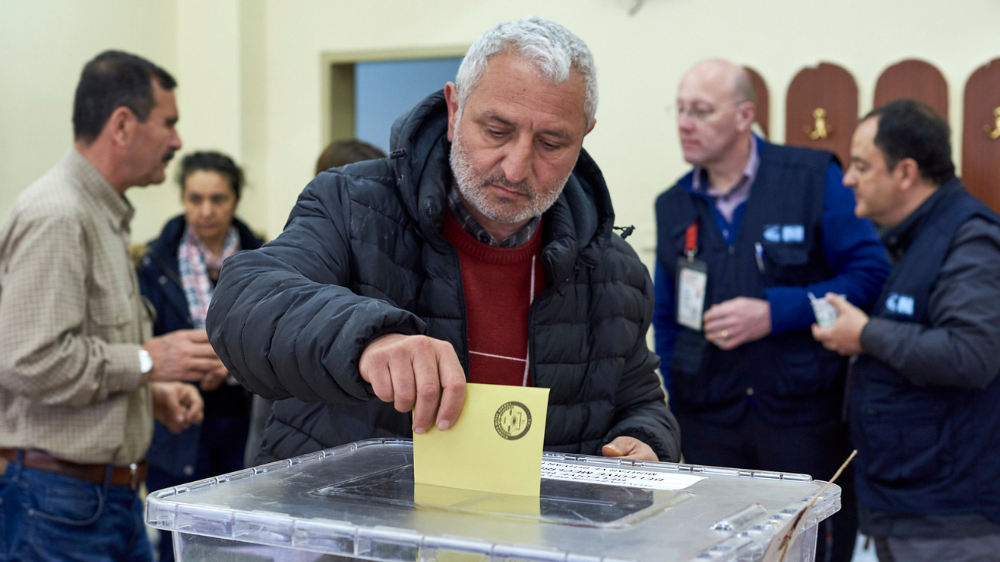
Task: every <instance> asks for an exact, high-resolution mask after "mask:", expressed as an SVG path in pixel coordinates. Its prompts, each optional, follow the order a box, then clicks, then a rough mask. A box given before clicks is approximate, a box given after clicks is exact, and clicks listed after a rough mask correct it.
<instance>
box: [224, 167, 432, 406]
mask: <svg viewBox="0 0 1000 562" xmlns="http://www.w3.org/2000/svg"><path fill="white" fill-rule="evenodd" d="M348 181H352V182H356V181H361V182H371V183H373V184H375V183H377V182H375V180H373V179H360V178H357V177H354V176H352V177H351V178H350V179H348V177H346V176H344V175H340V174H339V173H337V172H326V173H323V174H320V175H319V176H318V177H317V178H316V179H315V180H313V182H312V183H310V184H309V185H308V186H307V187H306V189H305V190H304V191H303V192H302V194H301V195H300V196H299V199H298V202H297V203H296V205H295V208H294V209H293V210H292V213H291V215H290V216H289V219H288V222H287V224H286V225H285V229H284V231H283V232H282V233H281V235H280V236H278V238H277V239H275V240H274V241H272V242H270V243H268V244H266V245H264V246H263V247H262V248H261V249H259V250H256V251H253V252H241V253H239V254H237V255H235V256H233V257H232V258H230V259H229V260H227V261H226V264H225V267H224V268H223V269H222V273H221V275H220V277H219V282H218V285H217V287H216V289H215V292H214V294H213V296H212V304H211V307H210V309H209V312H208V319H207V329H208V334H209V339H210V341H211V343H212V346H213V347H214V348H215V351H216V352H217V353H218V354H219V358H220V359H222V362H223V363H224V364H225V365H226V367H227V368H228V369H229V371H230V372H231V373H232V374H233V375H234V376H235V377H236V378H237V380H239V381H240V383H242V384H243V386H245V387H246V388H248V389H250V390H251V391H252V392H254V393H256V394H259V395H260V396H262V397H264V398H271V399H282V398H288V397H295V398H298V399H300V400H303V401H307V402H314V401H323V402H333V403H357V402H361V401H366V400H370V399H372V398H374V393H373V392H372V390H371V387H370V385H368V384H367V383H365V382H364V381H363V380H362V379H361V376H360V374H359V373H358V362H359V359H360V357H361V353H362V351H364V349H365V347H366V346H367V345H368V343H370V342H371V341H372V340H374V339H375V338H377V337H379V336H381V335H384V334H388V333H403V334H409V335H413V334H422V333H424V332H425V326H424V323H423V322H422V321H421V320H420V319H419V318H418V317H416V316H415V315H413V314H411V313H410V312H407V311H405V310H402V309H400V308H397V307H395V306H392V305H390V304H389V303H387V302H386V301H384V300H379V299H374V298H368V297H362V296H359V295H357V294H355V293H354V292H352V291H351V290H350V288H349V287H351V286H352V285H351V277H352V273H351V263H352V248H351V240H350V237H349V228H350V224H351V202H350V198H349V195H348V186H347V182H348ZM369 187H373V188H376V189H385V190H386V195H387V196H391V195H392V192H391V191H390V190H391V189H393V188H392V187H390V186H386V185H374V186H369Z"/></svg>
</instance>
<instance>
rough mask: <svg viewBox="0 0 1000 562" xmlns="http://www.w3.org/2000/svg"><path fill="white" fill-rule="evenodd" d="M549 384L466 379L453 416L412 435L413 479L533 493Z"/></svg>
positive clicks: (536, 488)
mask: <svg viewBox="0 0 1000 562" xmlns="http://www.w3.org/2000/svg"><path fill="white" fill-rule="evenodd" d="M548 405H549V389H547V388H525V387H521V386H502V385H493V384H469V385H467V386H466V387H465V405H464V406H462V413H461V415H459V417H458V421H456V422H455V425H454V426H452V427H451V428H450V429H448V430H447V431H438V430H437V429H434V428H432V429H430V430H428V432H427V433H424V434H423V435H414V436H413V480H414V482H415V483H416V484H429V485H433V486H446V487H449V488H464V489H467V490H478V491H481V492H495V493H500V494H513V495H519V496H534V497H538V493H539V489H540V487H541V484H542V475H541V465H542V443H543V442H544V440H545V414H546V412H547V410H548Z"/></svg>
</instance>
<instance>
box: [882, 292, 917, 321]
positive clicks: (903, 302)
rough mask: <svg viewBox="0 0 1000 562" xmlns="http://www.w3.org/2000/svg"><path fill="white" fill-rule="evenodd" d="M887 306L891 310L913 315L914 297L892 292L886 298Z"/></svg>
mask: <svg viewBox="0 0 1000 562" xmlns="http://www.w3.org/2000/svg"><path fill="white" fill-rule="evenodd" d="M885 308H886V310H888V311H889V312H894V313H896V314H902V315H904V316H913V297H911V296H909V295H900V294H899V293H891V294H889V298H887V299H885Z"/></svg>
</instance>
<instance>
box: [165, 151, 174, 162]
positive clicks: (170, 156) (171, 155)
mask: <svg viewBox="0 0 1000 562" xmlns="http://www.w3.org/2000/svg"><path fill="white" fill-rule="evenodd" d="M174 154H176V152H175V151H173V150H171V151H169V152H167V153H166V154H164V155H163V161H164V162H170V161H171V160H173V159H174Z"/></svg>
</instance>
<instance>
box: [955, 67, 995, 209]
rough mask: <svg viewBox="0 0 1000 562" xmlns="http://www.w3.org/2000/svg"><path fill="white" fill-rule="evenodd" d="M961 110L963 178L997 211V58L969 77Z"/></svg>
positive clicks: (973, 191) (977, 195)
mask: <svg viewBox="0 0 1000 562" xmlns="http://www.w3.org/2000/svg"><path fill="white" fill-rule="evenodd" d="M963 112H964V114H965V117H964V119H963V120H962V181H964V182H965V185H966V187H968V188H969V192H970V193H972V194H973V195H975V196H976V197H978V198H979V199H981V200H982V201H983V202H984V203H986V204H987V205H989V206H990V207H991V208H992V209H993V210H994V211H1000V58H997V59H993V60H992V61H991V62H989V63H987V64H985V65H983V66H981V67H979V68H978V69H976V71H975V72H973V73H972V76H970V77H969V81H968V82H966V83H965V103H964V107H963Z"/></svg>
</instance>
